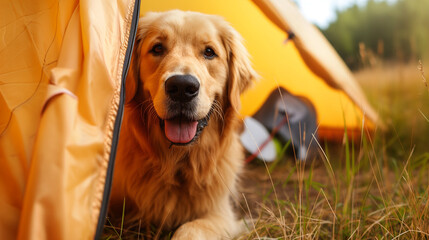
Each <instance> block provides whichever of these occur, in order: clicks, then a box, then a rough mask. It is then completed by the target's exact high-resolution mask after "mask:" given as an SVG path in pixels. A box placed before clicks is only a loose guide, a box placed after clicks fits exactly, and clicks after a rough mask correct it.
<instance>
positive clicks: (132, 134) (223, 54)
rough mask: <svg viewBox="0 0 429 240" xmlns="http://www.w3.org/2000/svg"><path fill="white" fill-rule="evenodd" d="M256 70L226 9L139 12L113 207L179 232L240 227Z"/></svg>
mask: <svg viewBox="0 0 429 240" xmlns="http://www.w3.org/2000/svg"><path fill="white" fill-rule="evenodd" d="M255 77H256V73H255V71H254V70H253V69H252V67H251V63H250V61H249V58H248V53H247V51H246V49H245V47H244V46H243V44H242V40H241V37H240V35H239V34H238V33H237V32H236V31H235V30H234V29H233V28H232V27H231V26H230V25H229V24H228V23H227V22H225V21H224V20H223V19H222V18H221V17H218V16H213V15H205V14H201V13H196V12H183V11H179V10H173V11H168V12H163V13H148V14H147V15H146V16H145V17H143V18H141V19H140V20H139V26H138V31H137V37H136V42H135V46H134V52H133V56H132V60H131V66H130V70H129V73H128V77H127V79H126V100H125V101H126V103H125V110H124V117H123V123H122V130H121V133H120V138H119V145H118V151H117V160H116V166H115V173H114V180H113V187H112V197H111V211H115V210H116V211H119V212H121V211H122V206H123V201H124V199H125V205H126V213H125V220H126V221H137V222H140V223H141V226H155V227H156V228H157V229H162V230H169V231H175V233H174V235H173V239H225V238H226V239H228V238H232V237H233V236H234V235H236V234H237V233H239V231H240V227H239V224H238V221H237V220H236V219H235V217H234V212H233V208H232V199H231V196H233V195H234V193H235V191H236V184H237V180H238V175H239V173H240V171H241V169H242V165H243V158H244V153H243V150H242V146H241V144H240V142H239V131H240V129H241V127H242V120H240V118H239V117H238V114H239V112H238V109H239V105H240V102H239V100H240V99H239V96H240V94H241V93H242V92H243V91H244V90H245V89H246V88H247V87H248V85H249V84H250V82H251V81H252V79H254V78H255Z"/></svg>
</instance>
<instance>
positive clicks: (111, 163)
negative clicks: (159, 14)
mask: <svg viewBox="0 0 429 240" xmlns="http://www.w3.org/2000/svg"><path fill="white" fill-rule="evenodd" d="M139 14H140V0H135V3H134V11H133V18H132V21H131V27H130V35H129V37H128V47H127V51H126V53H125V60H124V66H123V69H122V79H121V92H120V98H119V106H118V113H117V115H116V119H115V126H114V128H113V137H112V148H111V150H110V156H109V162H108V166H107V173H106V181H105V183H104V192H103V199H102V202H101V208H100V215H99V217H98V223H97V229H96V232H95V237H94V239H96V240H98V239H100V237H101V234H102V232H103V229H104V223H105V221H106V216H107V208H108V204H109V198H110V191H111V188H112V180H113V167H114V166H115V158H116V149H117V146H118V140H119V133H120V131H121V124H122V117H123V114H124V101H125V80H126V78H127V74H128V68H129V65H130V61H131V55H132V52H133V48H134V40H135V37H136V32H137V24H138V20H139Z"/></svg>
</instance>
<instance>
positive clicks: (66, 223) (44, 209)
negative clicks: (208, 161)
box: [0, 0, 138, 239]
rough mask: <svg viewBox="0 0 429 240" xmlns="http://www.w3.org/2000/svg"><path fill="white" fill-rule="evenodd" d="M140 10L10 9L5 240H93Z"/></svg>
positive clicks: (2, 73) (3, 77)
mask: <svg viewBox="0 0 429 240" xmlns="http://www.w3.org/2000/svg"><path fill="white" fill-rule="evenodd" d="M134 7H135V1H133V0H119V1H105V0H81V1H78V0H65V1H57V0H43V1H30V0H21V1H8V2H7V3H5V4H2V8H0V16H1V17H0V18H1V19H2V21H0V22H1V26H0V35H1V36H3V37H4V38H3V39H2V41H1V42H0V49H2V51H1V52H0V54H1V56H0V93H1V97H0V116H1V117H0V131H1V132H0V164H1V165H2V166H4V167H2V168H0V209H1V213H2V214H1V215H0V233H1V236H2V238H3V239H90V238H94V236H95V234H96V227H97V224H98V222H99V216H100V209H101V207H102V201H103V197H104V195H103V194H104V193H105V181H106V176H107V168H108V163H109V158H110V152H111V147H112V142H113V135H114V134H113V132H114V130H115V129H114V128H115V127H116V126H115V122H116V116H117V114H118V108H119V101H120V98H121V96H120V92H121V83H122V78H123V72H124V68H125V69H126V68H127V67H126V66H125V67H124V62H125V60H126V56H125V55H126V52H127V49H128V48H129V42H130V41H129V35H130V30H131V23H132V20H133V13H134ZM137 17H138V16H136V18H137ZM3 20H4V21H3ZM131 41H132V39H131ZM4 116H6V117H4ZM116 140H117V139H116ZM103 219H104V218H103Z"/></svg>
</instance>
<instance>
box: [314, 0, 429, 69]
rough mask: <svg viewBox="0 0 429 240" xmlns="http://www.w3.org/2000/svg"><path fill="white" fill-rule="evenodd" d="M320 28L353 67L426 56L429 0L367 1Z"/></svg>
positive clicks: (404, 60)
mask: <svg viewBox="0 0 429 240" xmlns="http://www.w3.org/2000/svg"><path fill="white" fill-rule="evenodd" d="M336 14H337V19H336V20H335V21H334V22H332V23H330V25H329V26H328V27H327V28H326V29H321V31H322V32H323V34H324V35H325V36H326V38H327V39H328V40H329V41H330V42H331V44H332V45H333V46H334V48H335V49H336V50H337V52H338V53H339V54H340V56H341V57H342V58H343V60H344V61H345V62H346V64H347V65H348V66H349V67H350V68H351V69H352V70H358V69H362V68H365V67H368V66H370V67H372V66H374V65H377V64H381V63H382V62H386V61H387V62H392V61H395V62H401V63H406V62H416V61H417V60H423V61H424V60H425V59H428V57H429V0H397V1H393V2H392V1H389V2H387V1H380V0H379V1H376V0H369V1H368V3H367V5H365V6H358V5H354V6H352V7H350V8H347V9H345V10H341V11H338V10H337V12H336Z"/></svg>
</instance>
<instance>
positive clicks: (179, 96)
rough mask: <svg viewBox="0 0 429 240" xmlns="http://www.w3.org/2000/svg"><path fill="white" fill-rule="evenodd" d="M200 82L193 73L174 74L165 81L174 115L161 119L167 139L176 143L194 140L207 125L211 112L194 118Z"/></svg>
mask: <svg viewBox="0 0 429 240" xmlns="http://www.w3.org/2000/svg"><path fill="white" fill-rule="evenodd" d="M199 90H200V83H199V82H198V80H197V79H196V78H195V77H194V76H192V75H174V76H171V77H169V78H168V79H167V80H166V81H165V93H166V96H167V97H168V98H169V106H168V108H169V112H170V113H171V115H172V116H173V117H171V118H169V119H165V120H162V121H161V128H162V129H163V130H164V133H165V136H166V137H167V139H168V140H169V141H170V142H171V143H172V144H175V145H187V144H189V143H191V142H193V141H194V140H195V139H197V137H198V136H199V134H200V133H201V131H202V130H203V129H204V127H205V126H207V123H208V118H209V117H210V113H209V114H208V115H207V116H206V117H204V118H203V119H198V120H197V119H194V118H193V117H192V116H193V113H194V111H195V105H196V103H195V101H193V100H195V98H196V97H197V96H198V93H199Z"/></svg>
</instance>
